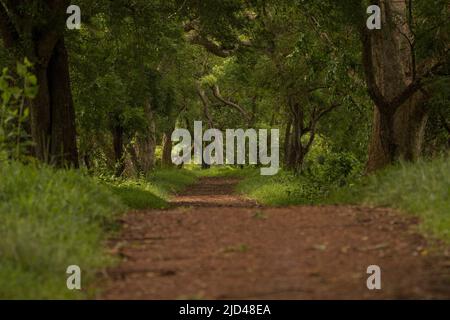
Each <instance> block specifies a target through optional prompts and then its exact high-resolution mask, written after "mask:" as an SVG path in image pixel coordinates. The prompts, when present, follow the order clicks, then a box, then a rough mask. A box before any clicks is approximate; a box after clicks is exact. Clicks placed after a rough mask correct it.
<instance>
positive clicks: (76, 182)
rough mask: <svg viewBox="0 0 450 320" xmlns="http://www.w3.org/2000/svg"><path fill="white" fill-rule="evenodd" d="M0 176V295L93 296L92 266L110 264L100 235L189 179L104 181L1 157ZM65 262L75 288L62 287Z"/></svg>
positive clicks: (180, 173) (156, 204)
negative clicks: (75, 277) (77, 273)
mask: <svg viewBox="0 0 450 320" xmlns="http://www.w3.org/2000/svg"><path fill="white" fill-rule="evenodd" d="M0 177H2V178H1V179H0V234H1V236H2V241H0V299H16V298H21V299H66V298H70V299H81V298H86V297H92V296H93V295H94V294H95V290H94V286H93V285H92V284H93V283H94V279H95V276H96V273H98V272H99V271H100V270H102V269H104V268H105V267H107V266H110V265H111V264H112V263H114V260H113V258H112V257H111V256H110V255H109V254H108V253H107V249H106V246H105V240H106V239H107V237H109V236H111V235H112V234H114V233H115V232H117V231H118V226H117V225H116V222H115V221H116V219H117V218H118V217H119V216H120V214H123V213H125V212H126V211H127V210H129V209H148V208H165V207H167V206H168V204H167V200H168V197H169V196H170V194H172V193H173V192H177V191H180V190H181V189H182V188H184V187H186V186H187V185H188V184H190V183H193V181H194V180H195V174H194V173H192V172H189V171H187V170H161V171H155V172H154V173H153V174H152V175H151V176H149V177H148V178H147V179H144V178H142V179H135V180H112V179H111V180H106V179H104V178H103V179H101V178H93V177H89V176H87V175H86V174H83V173H82V172H81V171H79V170H65V171H63V170H55V169H52V168H49V167H45V166H41V167H37V166H34V165H23V164H20V163H16V162H11V163H8V162H0ZM70 265H78V266H79V267H80V268H81V270H82V275H83V276H82V287H83V290H82V291H81V292H80V291H70V290H68V289H67V287H66V279H67V275H66V269H67V267H68V266H70Z"/></svg>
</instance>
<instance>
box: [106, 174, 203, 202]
mask: <svg viewBox="0 0 450 320" xmlns="http://www.w3.org/2000/svg"><path fill="white" fill-rule="evenodd" d="M101 180H102V181H103V182H105V183H106V184H107V185H108V186H109V187H110V189H111V190H112V192H113V193H114V194H115V195H116V196H118V198H119V199H120V200H121V201H122V203H124V204H125V205H127V207H128V208H130V209H136V210H142V209H164V208H168V207H169V203H168V200H169V197H170V196H171V195H172V194H174V193H177V192H179V191H181V190H183V189H184V188H186V187H187V186H189V185H191V184H193V183H194V182H195V180H196V174H195V173H194V172H192V171H188V170H178V169H165V170H157V171H155V172H153V173H152V174H150V175H149V177H147V178H136V179H115V178H108V179H105V178H103V179H101Z"/></svg>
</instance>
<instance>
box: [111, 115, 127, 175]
mask: <svg viewBox="0 0 450 320" xmlns="http://www.w3.org/2000/svg"><path fill="white" fill-rule="evenodd" d="M112 136H113V147H114V161H115V175H116V176H117V177H120V176H121V175H122V174H123V172H124V171H125V153H124V144H123V138H124V130H123V128H122V126H121V125H119V124H116V125H114V126H113V128H112Z"/></svg>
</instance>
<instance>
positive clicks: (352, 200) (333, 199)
mask: <svg viewBox="0 0 450 320" xmlns="http://www.w3.org/2000/svg"><path fill="white" fill-rule="evenodd" d="M342 163H343V162H341V164H342ZM345 163H347V164H350V163H349V162H345ZM333 167H334V168H336V163H334V164H333V165H331V164H330V167H328V168H330V169H331V168H333ZM345 167H347V166H345V165H344V166H342V167H341V168H345ZM357 167H358V166H357ZM328 168H327V165H326V164H325V165H317V164H316V165H313V166H312V169H310V170H306V171H305V173H304V174H301V175H299V176H295V175H293V174H292V173H290V172H286V171H283V172H281V173H280V174H278V175H277V176H274V177H264V176H260V175H259V173H258V172H257V171H254V172H247V173H246V174H245V175H244V176H243V177H244V179H243V180H242V181H241V182H240V184H239V185H238V189H237V191H238V192H240V193H241V194H243V195H244V196H246V197H249V198H251V199H254V200H256V201H258V202H259V203H261V204H265V205H272V206H289V205H310V204H311V205H313V204H319V205H320V204H352V205H366V206H381V207H390V208H396V209H400V210H401V211H403V212H405V213H407V214H414V215H416V216H418V217H419V218H420V220H421V224H420V228H421V231H423V232H424V233H425V234H427V235H430V236H435V237H438V238H440V239H443V240H445V241H447V242H449V243H450V159H449V158H448V156H441V157H438V158H436V159H433V160H420V161H418V162H416V163H399V164H397V165H393V166H390V167H388V168H386V169H384V170H382V171H380V172H378V173H377V174H374V175H369V176H362V175H361V174H360V173H358V171H353V169H352V170H343V172H347V173H350V174H344V175H341V176H336V175H332V174H331V173H332V172H335V170H332V171H329V170H328ZM347 168H350V167H347Z"/></svg>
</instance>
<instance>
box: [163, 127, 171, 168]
mask: <svg viewBox="0 0 450 320" xmlns="http://www.w3.org/2000/svg"><path fill="white" fill-rule="evenodd" d="M172 132H173V130H169V131H167V132H164V135H163V151H162V161H161V163H162V166H163V167H167V168H170V167H172V165H173V164H172V139H171V137H172Z"/></svg>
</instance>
